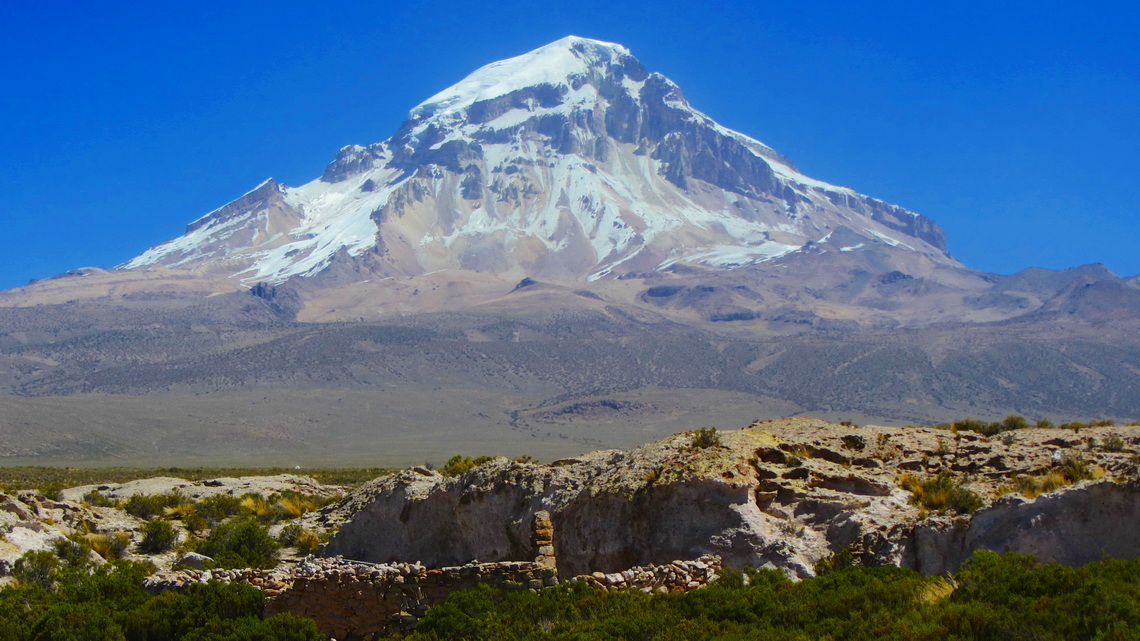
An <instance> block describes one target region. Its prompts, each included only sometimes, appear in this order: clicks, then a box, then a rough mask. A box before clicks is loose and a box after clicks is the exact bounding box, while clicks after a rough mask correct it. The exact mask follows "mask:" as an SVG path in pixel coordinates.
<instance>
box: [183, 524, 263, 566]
mask: <svg viewBox="0 0 1140 641" xmlns="http://www.w3.org/2000/svg"><path fill="white" fill-rule="evenodd" d="M279 547H280V546H279V545H278V543H277V541H275V540H274V539H273V537H271V536H269V531H268V530H266V529H265V526H264V525H262V524H260V523H258V522H257V519H256V518H253V517H244V518H240V519H235V520H232V521H227V522H225V523H223V524H221V525H219V526H218V527H217V528H216V529H215V530H214V531H213V532H211V533H210V536H208V537H206V540H205V541H203V542H202V543H201V544H200V545H199V546H198V552H200V553H202V554H205V555H206V556H208V557H211V558H213V559H214V561H215V562H216V563H217V565H218V567H223V568H246V567H252V568H271V567H273V566H275V565H277V549H278V548H279Z"/></svg>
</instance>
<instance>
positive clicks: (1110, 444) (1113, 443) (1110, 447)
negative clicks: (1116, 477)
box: [1103, 434, 1124, 452]
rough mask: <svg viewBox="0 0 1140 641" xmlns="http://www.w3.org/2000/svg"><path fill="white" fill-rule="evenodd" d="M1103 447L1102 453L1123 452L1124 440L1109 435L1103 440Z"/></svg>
mask: <svg viewBox="0 0 1140 641" xmlns="http://www.w3.org/2000/svg"><path fill="white" fill-rule="evenodd" d="M1103 447H1104V451H1106V452H1123V451H1124V439H1122V438H1120V437H1119V436H1117V435H1116V434H1109V435H1108V436H1106V437H1105V438H1104V445H1103Z"/></svg>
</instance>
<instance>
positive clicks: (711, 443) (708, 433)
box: [691, 427, 720, 450]
mask: <svg viewBox="0 0 1140 641" xmlns="http://www.w3.org/2000/svg"><path fill="white" fill-rule="evenodd" d="M691 446H692V448H693V449H699V450H707V449H708V448H710V447H720V434H718V433H717V429H716V428H715V427H702V428H701V429H699V430H697V431H696V433H695V434H694V435H693V441H692V443H691Z"/></svg>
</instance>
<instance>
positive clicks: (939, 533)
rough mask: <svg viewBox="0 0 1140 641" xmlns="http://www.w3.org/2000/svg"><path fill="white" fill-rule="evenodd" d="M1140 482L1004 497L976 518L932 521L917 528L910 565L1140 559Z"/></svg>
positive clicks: (938, 569) (938, 567)
mask: <svg viewBox="0 0 1140 641" xmlns="http://www.w3.org/2000/svg"><path fill="white" fill-rule="evenodd" d="M1137 523H1140V484H1138V483H1137V482H1136V480H1135V479H1133V480H1132V481H1130V482H1127V483H1115V482H1112V481H1099V482H1096V483H1084V484H1082V485H1080V486H1078V487H1073V488H1071V489H1068V490H1063V491H1059V492H1054V493H1052V494H1048V495H1045V496H1040V497H1037V498H1036V499H1035V500H1032V501H1027V500H1025V499H1023V498H1021V497H1019V496H1009V497H1005V498H1002V499H1001V500H999V501H997V502H995V503H994V504H993V505H991V506H989V507H987V508H984V509H982V510H980V511H978V512H977V513H975V514H974V515H973V516H972V518H962V519H955V520H937V519H932V520H929V521H926V522H923V523H920V524H918V525H917V526H916V527H915V528H914V535H913V540H912V541H910V542H909V544H910V547H909V549H908V550H907V551H906V557H905V559H906V561H907V564H908V565H911V566H913V567H914V568H915V569H917V570H919V571H921V572H923V573H924V574H945V573H947V572H950V573H952V572H956V571H957V570H958V568H959V567H961V566H962V564H963V563H965V562H966V560H967V559H969V558H970V554H972V553H973V551H974V550H993V551H995V552H1019V553H1022V554H1032V555H1034V556H1036V557H1037V559H1038V560H1040V561H1048V562H1052V563H1062V564H1065V565H1082V564H1085V563H1089V562H1091V561H1096V560H1098V559H1100V558H1101V557H1102V555H1108V556H1110V557H1113V558H1132V557H1135V556H1136V555H1137V554H1140V529H1138V528H1137V527H1136V524H1137Z"/></svg>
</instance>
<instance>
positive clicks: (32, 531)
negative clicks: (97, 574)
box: [0, 490, 102, 577]
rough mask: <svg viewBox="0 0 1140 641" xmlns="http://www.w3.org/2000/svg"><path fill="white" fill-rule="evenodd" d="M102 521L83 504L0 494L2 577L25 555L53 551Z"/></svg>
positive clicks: (39, 496)
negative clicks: (62, 541) (76, 534)
mask: <svg viewBox="0 0 1140 641" xmlns="http://www.w3.org/2000/svg"><path fill="white" fill-rule="evenodd" d="M99 521H100V517H99V516H98V515H97V514H95V513H93V512H92V511H91V510H88V509H87V508H85V507H83V506H82V505H76V504H74V503H70V502H68V501H55V500H52V499H49V498H47V497H45V496H43V495H42V494H39V493H38V492H34V491H27V490H25V491H20V492H17V493H16V494H15V495H11V494H4V493H0V577H2V576H5V575H7V571H8V568H10V567H11V566H12V564H13V563H15V561H16V559H18V558H20V557H21V556H23V555H24V554H26V553H28V552H32V551H40V550H51V549H53V548H54V546H55V544H56V541H58V540H60V539H65V538H67V536H68V535H69V534H72V533H74V532H77V531H78V532H87V531H93V529H94V528H97V527H98V526H97V523H98V522H99ZM96 556H97V555H96ZM99 561H102V559H99Z"/></svg>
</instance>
